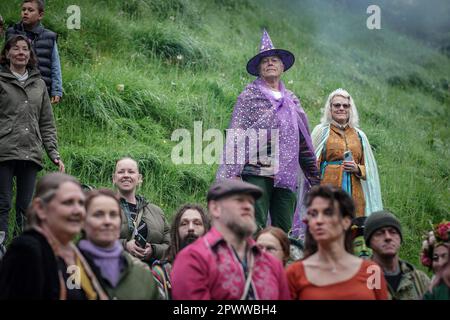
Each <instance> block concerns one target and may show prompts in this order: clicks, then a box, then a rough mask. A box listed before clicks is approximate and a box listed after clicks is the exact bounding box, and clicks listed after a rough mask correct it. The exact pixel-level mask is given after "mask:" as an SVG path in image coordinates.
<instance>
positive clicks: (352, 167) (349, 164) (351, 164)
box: [343, 160, 359, 174]
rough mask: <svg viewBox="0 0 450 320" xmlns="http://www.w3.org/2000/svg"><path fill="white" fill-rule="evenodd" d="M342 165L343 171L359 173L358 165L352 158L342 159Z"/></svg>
mask: <svg viewBox="0 0 450 320" xmlns="http://www.w3.org/2000/svg"><path fill="white" fill-rule="evenodd" d="M343 165H344V171H347V172H351V173H355V174H358V173H359V167H358V165H357V164H356V162H355V161H354V160H352V161H344V162H343Z"/></svg>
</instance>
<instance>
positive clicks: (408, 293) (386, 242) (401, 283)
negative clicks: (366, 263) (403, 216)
mask: <svg viewBox="0 0 450 320" xmlns="http://www.w3.org/2000/svg"><path fill="white" fill-rule="evenodd" d="M364 239H365V241H366V244H367V246H368V247H370V248H371V249H372V250H373V257H372V260H373V261H375V262H376V263H378V264H379V265H380V267H381V268H382V269H383V272H384V277H385V278H386V282H387V284H388V289H389V295H390V297H391V299H392V300H420V299H422V297H423V295H424V294H425V292H426V291H427V289H428V288H429V285H430V279H429V278H428V276H427V275H426V274H425V273H424V272H423V271H420V270H417V269H416V268H415V267H414V266H413V265H412V264H410V263H408V262H406V261H403V260H401V259H400V258H399V255H398V252H399V251H400V246H401V243H402V240H403V236H402V227H401V225H400V221H399V220H398V219H397V218H396V217H395V216H394V215H393V214H392V213H390V212H388V211H377V212H374V213H372V214H371V215H370V216H369V217H368V218H367V220H366V222H365V223H364Z"/></svg>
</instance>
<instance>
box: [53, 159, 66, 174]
mask: <svg viewBox="0 0 450 320" xmlns="http://www.w3.org/2000/svg"><path fill="white" fill-rule="evenodd" d="M53 162H54V163H55V164H56V165H57V166H58V170H59V172H63V173H64V172H66V167H65V166H64V162H62V160H61V159H54V160H53Z"/></svg>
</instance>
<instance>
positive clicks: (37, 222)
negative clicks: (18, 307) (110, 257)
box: [0, 173, 108, 300]
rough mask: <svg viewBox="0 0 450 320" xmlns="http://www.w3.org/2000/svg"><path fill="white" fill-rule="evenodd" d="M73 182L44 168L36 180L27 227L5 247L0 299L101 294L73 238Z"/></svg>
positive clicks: (78, 206) (76, 225) (77, 222)
mask: <svg viewBox="0 0 450 320" xmlns="http://www.w3.org/2000/svg"><path fill="white" fill-rule="evenodd" d="M84 200H85V196H84V194H83V192H82V191H81V187H80V184H79V182H78V181H77V180H76V179H75V178H73V177H71V176H69V175H66V174H63V173H50V174H48V175H46V176H44V177H43V178H42V179H41V180H40V181H39V182H38V184H37V187H36V194H35V197H34V199H33V201H32V205H31V207H30V209H29V211H28V214H27V216H28V224H29V228H28V230H27V231H25V232H24V233H23V234H22V235H21V236H19V237H17V238H16V239H15V240H14V241H13V242H12V244H11V246H10V247H9V248H8V251H7V252H6V255H5V257H4V259H3V261H2V264H1V267H0V299H39V300H42V299H60V300H85V299H89V300H97V299H107V298H108V297H107V295H106V294H105V292H104V290H103V289H102V288H101V286H100V284H99V282H98V280H97V279H96V277H95V275H94V273H93V272H92V270H91V268H90V267H89V265H88V264H87V263H86V261H85V259H84V257H83V256H82V255H81V254H80V252H79V250H78V249H77V248H76V247H75V245H74V244H73V242H72V241H73V239H74V238H75V236H76V235H77V234H78V233H79V232H80V230H81V227H82V224H83V222H84V218H85V214H86V212H85V209H84Z"/></svg>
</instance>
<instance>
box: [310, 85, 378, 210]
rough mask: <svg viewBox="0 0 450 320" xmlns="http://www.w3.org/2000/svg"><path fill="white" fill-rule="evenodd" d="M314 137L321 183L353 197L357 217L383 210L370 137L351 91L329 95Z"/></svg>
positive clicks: (337, 91)
mask: <svg viewBox="0 0 450 320" xmlns="http://www.w3.org/2000/svg"><path fill="white" fill-rule="evenodd" d="M311 137H312V141H313V145H314V149H315V153H316V157H317V159H318V164H319V167H320V178H321V182H320V184H321V185H326V184H331V185H333V186H336V187H341V188H342V189H344V190H345V191H346V192H347V193H348V194H350V195H351V197H352V198H353V201H354V202H355V205H356V216H368V215H370V213H372V212H374V211H378V210H382V208H383V204H382V201H381V190H380V181H379V177H378V169H377V163H376V161H375V157H374V155H373V153H372V149H371V147H370V143H369V140H368V139H367V136H366V135H365V134H364V132H363V131H362V130H361V129H359V117H358V111H357V110H356V105H355V103H354V101H353V98H352V96H351V95H350V94H349V93H348V92H347V91H345V90H344V89H337V90H335V91H333V92H332V93H331V94H330V95H329V96H328V99H327V102H326V103H325V106H324V109H323V116H322V119H321V121H320V124H319V125H318V126H316V127H315V128H314V130H313V132H312V134H311Z"/></svg>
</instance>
